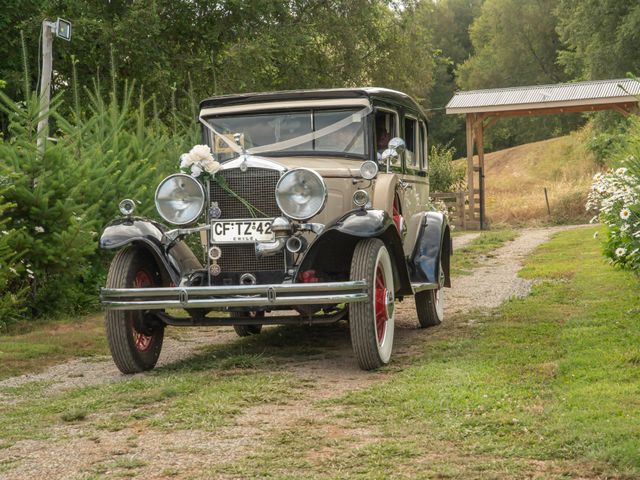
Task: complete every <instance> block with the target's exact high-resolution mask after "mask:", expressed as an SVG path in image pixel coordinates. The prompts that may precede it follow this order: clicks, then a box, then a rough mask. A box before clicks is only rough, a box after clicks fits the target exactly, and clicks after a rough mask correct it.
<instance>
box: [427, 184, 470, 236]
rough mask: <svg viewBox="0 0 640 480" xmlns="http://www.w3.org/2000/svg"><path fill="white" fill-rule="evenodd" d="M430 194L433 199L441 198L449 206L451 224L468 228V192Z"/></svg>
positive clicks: (464, 228)
mask: <svg viewBox="0 0 640 480" xmlns="http://www.w3.org/2000/svg"><path fill="white" fill-rule="evenodd" d="M430 196H431V198H432V199H433V200H440V201H441V202H444V204H445V205H446V206H447V210H448V211H449V223H450V224H451V225H455V226H456V227H457V228H460V229H461V230H466V228H467V218H466V217H467V216H466V214H465V204H466V201H467V192H465V191H459V192H438V193H432V194H431V195H430Z"/></svg>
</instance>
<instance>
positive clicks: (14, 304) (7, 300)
mask: <svg viewBox="0 0 640 480" xmlns="http://www.w3.org/2000/svg"><path fill="white" fill-rule="evenodd" d="M0 145H1V142H0ZM9 182H10V178H9V177H7V176H1V177H0V331H2V330H3V329H4V328H5V327H6V326H7V325H8V324H9V323H10V322H12V321H14V320H16V319H18V318H19V316H20V314H21V313H22V310H23V305H24V300H25V293H26V288H25V285H26V280H25V279H28V278H29V277H30V276H32V275H33V274H32V270H31V265H25V264H24V263H21V262H20V261H19V255H18V253H17V252H16V251H15V250H14V249H13V247H12V246H11V240H12V239H13V237H14V235H15V233H16V232H15V230H13V229H10V228H9V226H8V223H9V220H10V219H9V218H8V216H7V213H6V210H8V209H9V208H10V207H13V206H14V205H13V204H10V203H8V202H6V201H5V200H4V198H3V197H2V192H3V191H4V190H5V189H6V187H7V186H8V185H9Z"/></svg>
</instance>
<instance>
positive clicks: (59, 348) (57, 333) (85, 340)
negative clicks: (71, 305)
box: [0, 313, 109, 380]
mask: <svg viewBox="0 0 640 480" xmlns="http://www.w3.org/2000/svg"><path fill="white" fill-rule="evenodd" d="M103 321H104V315H103V314H102V313H100V314H95V315H90V316H87V317H83V318H81V319H79V320H78V319H70V318H67V319H60V320H56V321H45V320H43V321H38V322H31V323H27V322H25V323H22V324H18V325H13V326H12V328H11V332H10V333H9V334H6V335H2V336H0V380H2V379H4V378H7V377H13V376H16V375H20V374H23V373H27V372H37V371H42V370H44V369H45V368H46V367H48V366H50V365H56V364H58V363H62V362H64V361H66V360H69V359H71V358H76V357H86V356H92V355H106V354H108V353H109V349H108V347H107V340H106V337H105V334H104V325H103Z"/></svg>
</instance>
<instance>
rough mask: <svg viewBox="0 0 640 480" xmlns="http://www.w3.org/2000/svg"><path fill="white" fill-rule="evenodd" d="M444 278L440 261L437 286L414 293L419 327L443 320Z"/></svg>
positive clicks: (435, 323) (432, 324)
mask: <svg viewBox="0 0 640 480" xmlns="http://www.w3.org/2000/svg"><path fill="white" fill-rule="evenodd" d="M444 280H445V276H444V270H443V269H442V262H440V275H439V279H438V288H437V289H434V290H424V291H422V292H418V293H416V295H415V302H416V313H417V314H418V322H419V323H420V328H427V327H435V326H436V325H440V324H441V323H442V320H444Z"/></svg>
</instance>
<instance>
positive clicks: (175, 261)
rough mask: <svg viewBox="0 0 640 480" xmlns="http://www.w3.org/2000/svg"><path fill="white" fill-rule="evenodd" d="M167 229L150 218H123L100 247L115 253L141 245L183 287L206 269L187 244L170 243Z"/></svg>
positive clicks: (106, 232) (109, 227)
mask: <svg viewBox="0 0 640 480" xmlns="http://www.w3.org/2000/svg"><path fill="white" fill-rule="evenodd" d="M167 230H168V229H167V227H166V226H164V225H162V224H161V223H158V222H155V221H153V220H149V219H146V218H140V217H134V218H121V219H117V220H114V221H113V222H111V223H110V224H109V225H107V226H106V227H105V229H104V231H103V232H102V235H101V236H100V241H99V246H100V248H102V249H105V250H113V249H116V248H121V247H124V246H127V245H137V246H140V247H141V248H144V249H145V250H147V251H148V252H150V253H151V254H152V255H153V257H154V258H155V259H156V262H157V263H158V267H159V268H161V269H162V270H164V272H162V273H164V274H165V275H166V276H168V277H169V279H170V280H171V281H172V282H173V283H174V284H175V285H179V284H180V281H181V279H182V277H183V276H184V275H185V274H187V273H189V272H191V271H193V270H197V269H199V268H202V265H201V264H200V262H199V261H198V259H197V257H196V256H195V255H194V254H193V252H192V251H191V249H189V247H188V246H187V245H186V244H185V243H184V242H183V241H177V242H174V243H173V244H171V243H169V242H167V241H166V239H165V236H164V232H165V231H167Z"/></svg>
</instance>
